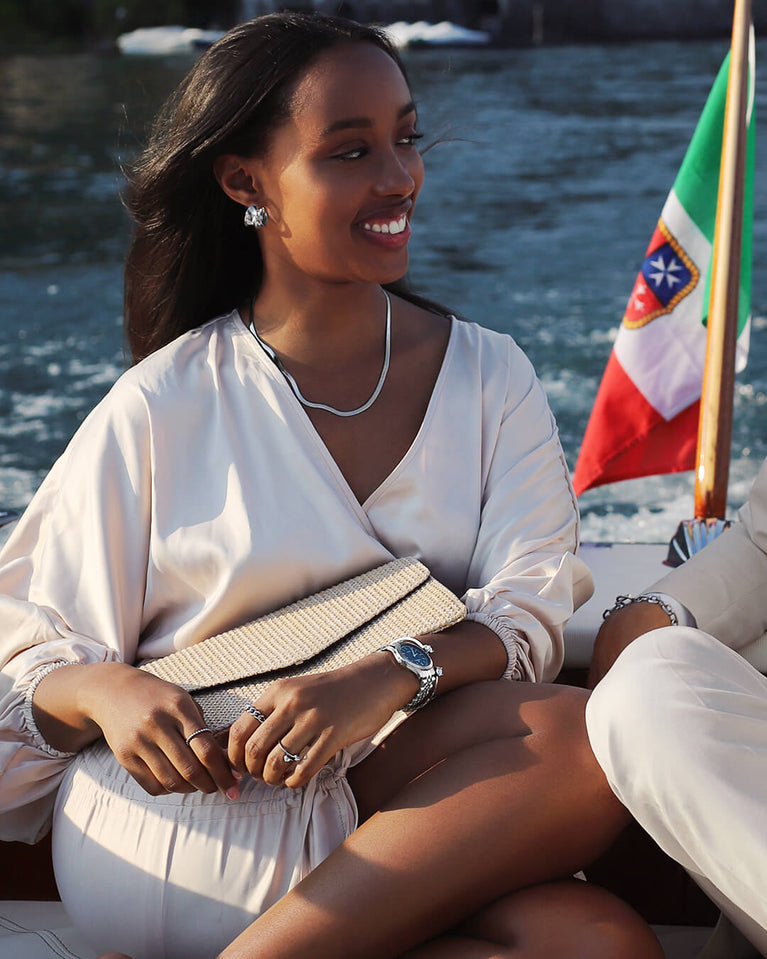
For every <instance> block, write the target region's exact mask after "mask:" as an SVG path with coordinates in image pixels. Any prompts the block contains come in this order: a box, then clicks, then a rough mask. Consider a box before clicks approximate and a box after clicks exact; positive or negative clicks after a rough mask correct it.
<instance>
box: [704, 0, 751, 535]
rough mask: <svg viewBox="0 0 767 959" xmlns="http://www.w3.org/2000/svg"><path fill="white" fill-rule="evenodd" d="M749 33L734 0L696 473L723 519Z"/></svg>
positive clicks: (747, 16)
mask: <svg viewBox="0 0 767 959" xmlns="http://www.w3.org/2000/svg"><path fill="white" fill-rule="evenodd" d="M750 31H751V0H735V10H734V14H733V22H732V46H731V49H730V72H729V78H728V85H727V100H726V106H725V111H724V136H723V139H722V160H721V166H720V171H719V196H718V200H717V212H716V226H715V228H714V246H713V252H712V257H711V292H710V297H709V311H708V335H707V340H706V366H705V371H704V374H703V389H702V393H701V400H700V418H699V421H698V449H697V453H696V473H695V516H696V518H698V519H708V518H712V517H718V518H719V519H724V514H725V509H726V505H727V483H728V479H729V472H730V446H731V442H732V406H733V393H734V389H735V344H736V341H737V336H738V300H739V294H740V260H741V246H742V240H743V199H744V180H745V170H746V110H747V108H748V72H749V70H748V64H749V36H750Z"/></svg>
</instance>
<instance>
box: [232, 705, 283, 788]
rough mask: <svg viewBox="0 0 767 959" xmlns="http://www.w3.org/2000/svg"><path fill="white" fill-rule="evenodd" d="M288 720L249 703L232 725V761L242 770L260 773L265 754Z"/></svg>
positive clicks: (252, 774) (254, 774)
mask: <svg viewBox="0 0 767 959" xmlns="http://www.w3.org/2000/svg"><path fill="white" fill-rule="evenodd" d="M286 723H289V721H288V720H285V719H283V720H282V725H280V723H279V721H278V719H277V718H276V717H274V716H273V715H272V714H270V713H267V711H266V710H265V709H264V710H262V709H261V708H259V706H256V705H252V704H249V705H248V706H246V707H245V708H244V709H243V711H242V713H241V714H240V716H239V717H238V719H237V720H236V721H235V722H234V723H233V724H232V726H231V727H230V729H229V743H228V748H227V752H228V757H229V762H230V763H231V765H232V766H233V767H234V768H235V769H237V770H239V771H240V772H242V773H244V772H249V773H250V775H251V776H255V777H260V776H261V772H262V770H263V766H264V763H265V761H266V757H267V756H268V755H269V753H270V751H271V750H272V749H273V748H274V745H275V743H276V742H277V739H278V738H279V736H280V735H282V733H283V732H286V731H287V729H288V728H289V725H286Z"/></svg>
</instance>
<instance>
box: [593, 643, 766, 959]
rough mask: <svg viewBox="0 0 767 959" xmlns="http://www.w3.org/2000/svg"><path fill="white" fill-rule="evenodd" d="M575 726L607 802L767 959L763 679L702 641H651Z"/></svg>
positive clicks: (606, 682)
mask: <svg viewBox="0 0 767 959" xmlns="http://www.w3.org/2000/svg"><path fill="white" fill-rule="evenodd" d="M586 722H587V727H588V732H589V738H590V741H591V746H592V748H593V750H594V753H595V755H596V757H597V760H598V761H599V764H600V765H601V767H602V769H603V770H604V772H605V775H606V776H607V779H608V781H609V783H610V786H611V787H612V789H613V792H614V793H615V795H616V796H617V797H618V798H619V799H620V801H621V802H622V803H623V804H624V805H625V806H626V807H627V808H628V809H629V811H630V812H631V813H632V815H633V816H634V817H635V818H636V819H637V821H638V822H639V823H640V825H641V826H643V828H644V829H645V830H646V831H647V832H648V833H649V834H650V835H651V836H652V837H653V839H655V841H656V842H657V843H658V845H659V846H660V847H661V848H662V849H663V850H664V851H665V852H666V853H667V854H668V855H669V856H671V857H672V858H673V859H675V860H676V861H677V862H679V863H681V865H682V866H684V868H685V869H686V870H687V871H688V872H689V873H690V875H691V876H692V878H693V879H694V880H695V881H696V882H697V883H698V884H699V885H700V886H701V887H702V888H703V890H704V891H705V892H706V893H707V895H708V896H709V897H710V898H711V899H712V901H714V902H715V903H716V904H717V905H718V906H719V908H720V909H721V910H722V912H723V913H724V914H725V915H726V916H728V917H729V918H730V919H731V920H732V922H733V923H734V924H735V925H736V926H737V927H738V928H739V929H740V930H741V931H742V932H743V933H744V935H745V936H746V937H747V938H748V939H749V940H750V941H751V942H752V943H753V944H754V946H756V948H757V949H758V950H759V951H760V952H761V953H763V954H766V955H767V679H765V677H764V676H762V675H761V674H760V673H759V672H757V670H755V669H754V668H753V667H752V666H751V665H749V663H747V662H746V661H745V660H744V659H743V658H742V657H740V656H739V655H738V654H737V653H735V652H733V651H732V650H730V649H727V648H726V647H725V646H723V645H722V644H721V643H719V642H718V641H717V640H716V639H714V638H713V637H712V636H709V635H708V634H707V633H704V632H702V631H701V630H697V629H690V628H685V627H673V626H672V627H667V628H666V629H658V630H654V631H653V632H651V633H647V634H646V635H644V636H642V637H640V638H639V639H637V640H636V641H635V642H634V643H632V644H631V645H630V646H629V647H628V648H627V649H626V650H625V651H624V652H623V653H622V654H621V655H620V656H619V657H618V660H617V662H616V663H615V665H614V666H613V668H612V669H611V670H610V672H609V673H608V674H607V676H606V677H605V678H604V679H603V680H602V682H601V683H600V684H599V685H598V686H597V688H596V689H595V691H594V693H593V694H592V697H591V699H590V700H589V703H588V707H587V710H586Z"/></svg>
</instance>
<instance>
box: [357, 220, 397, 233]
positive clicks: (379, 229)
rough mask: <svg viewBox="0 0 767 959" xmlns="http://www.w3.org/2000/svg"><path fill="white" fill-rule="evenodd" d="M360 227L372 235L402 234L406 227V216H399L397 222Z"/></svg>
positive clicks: (365, 224)
mask: <svg viewBox="0 0 767 959" xmlns="http://www.w3.org/2000/svg"><path fill="white" fill-rule="evenodd" d="M362 225H363V227H364V228H365V229H366V230H369V231H371V232H373V233H395V234H396V233H402V231H403V230H404V229H405V227H406V226H407V216H401V217H400V218H399V220H391V221H390V222H389V223H363V224H362Z"/></svg>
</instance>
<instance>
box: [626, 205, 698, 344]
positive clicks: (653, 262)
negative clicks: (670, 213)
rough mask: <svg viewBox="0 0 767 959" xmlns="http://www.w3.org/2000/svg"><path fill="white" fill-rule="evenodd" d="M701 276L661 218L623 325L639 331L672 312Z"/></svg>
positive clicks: (632, 293) (630, 298) (627, 308)
mask: <svg viewBox="0 0 767 959" xmlns="http://www.w3.org/2000/svg"><path fill="white" fill-rule="evenodd" d="M699 279H700V270H699V269H698V268H697V267H696V266H695V264H694V263H693V261H692V260H691V259H690V257H689V256H688V255H687V254H686V253H685V251H684V250H683V249H682V246H681V244H680V243H679V242H678V241H677V239H676V237H675V236H674V235H673V233H672V232H671V230H669V228H668V227H667V226H666V224H665V223H664V222H663V220H662V219H661V220H659V221H658V225H657V227H656V228H655V233H653V235H652V239H651V240H650V245H649V246H648V248H647V253H646V254H645V259H644V263H643V264H642V269H641V270H640V271H639V276H637V278H636V283H635V284H634V289H633V290H632V291H631V296H630V297H629V302H628V306H627V307H626V313H625V315H624V317H623V325H624V326H625V327H626V328H627V329H629V330H636V329H639V327H641V326H646V325H647V324H648V323H650V322H651V321H652V320H654V319H656V317H659V316H663V314H665V313H670V312H671V311H672V310H673V309H675V307H676V306H677V304H678V303H680V302H681V301H682V300H683V299H684V298H685V297H686V296H687V295H688V294H689V293H691V292H692V291H693V290H694V289H695V287H696V285H697V283H698V280H699Z"/></svg>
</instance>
